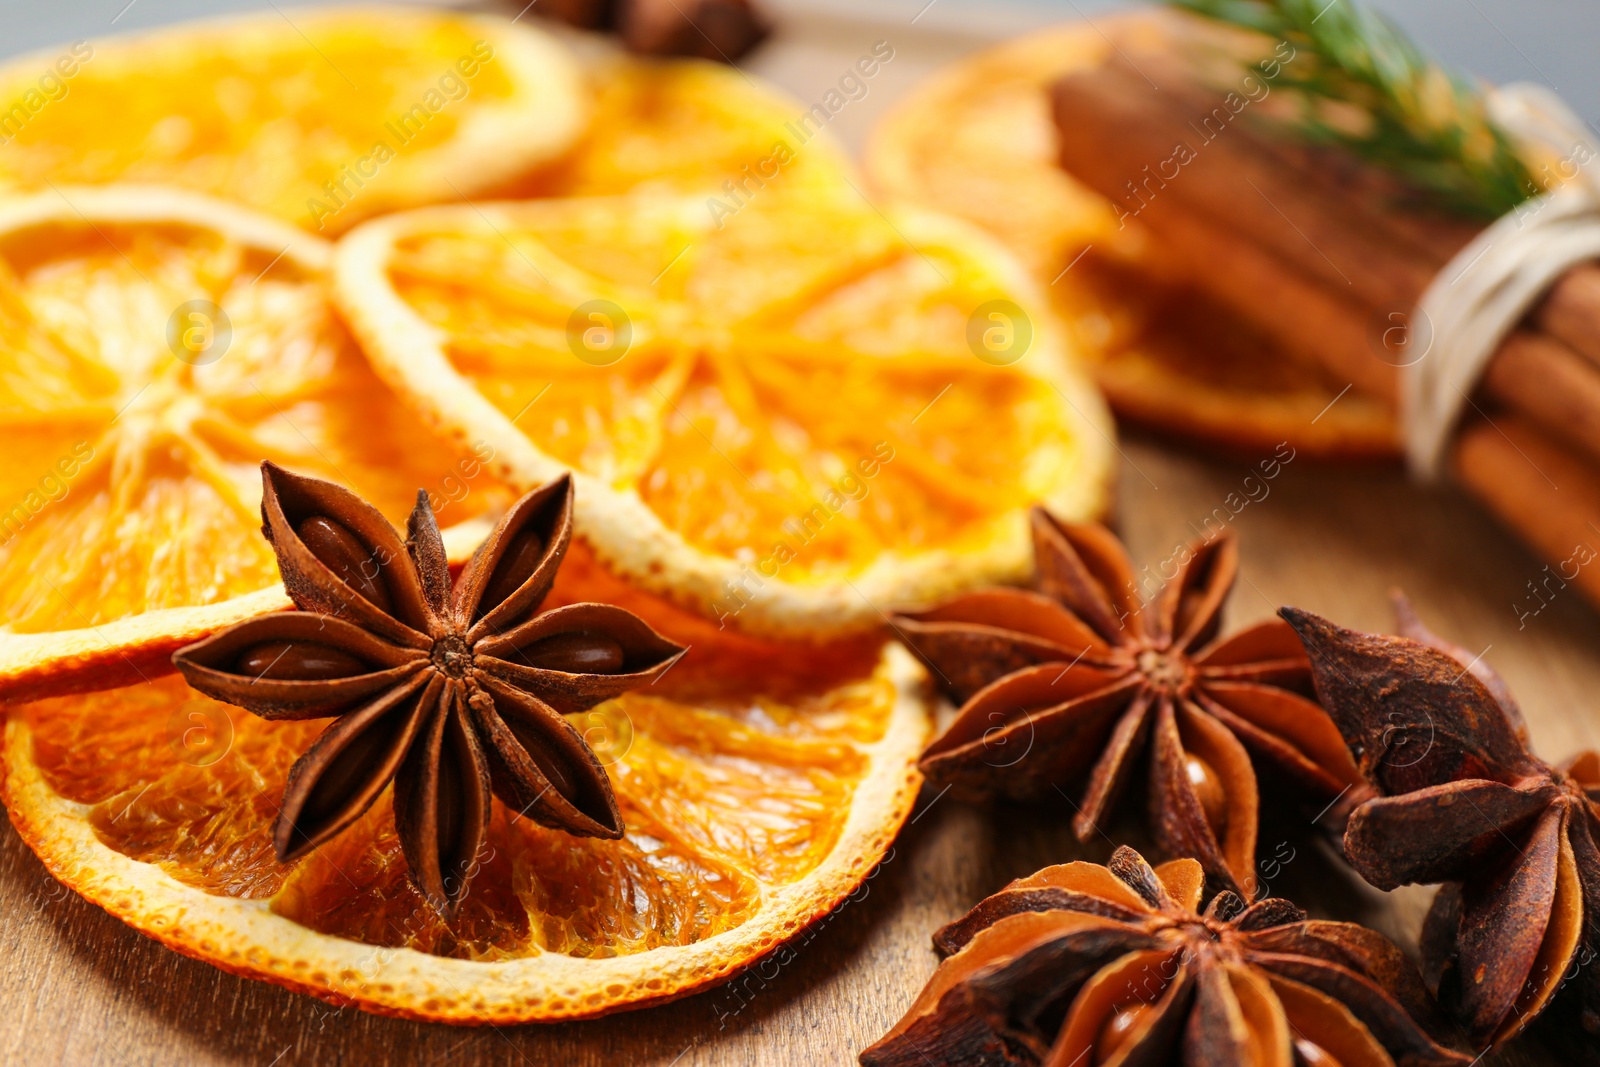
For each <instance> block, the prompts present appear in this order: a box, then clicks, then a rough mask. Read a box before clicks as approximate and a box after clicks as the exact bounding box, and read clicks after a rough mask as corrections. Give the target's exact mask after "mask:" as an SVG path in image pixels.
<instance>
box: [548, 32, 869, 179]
mask: <svg viewBox="0 0 1600 1067" xmlns="http://www.w3.org/2000/svg"><path fill="white" fill-rule="evenodd" d="M592 81H593V83H594V101H593V112H592V118H591V120H590V123H589V129H588V132H587V133H586V134H585V135H584V138H583V139H582V140H581V141H580V142H579V143H578V145H577V147H576V148H575V149H574V150H573V151H572V152H570V153H569V154H568V155H567V157H566V158H565V159H564V160H563V161H562V162H561V163H560V164H558V165H556V166H554V167H550V168H548V169H546V170H545V171H543V172H541V173H540V174H538V175H536V176H534V177H533V178H532V179H530V181H529V183H528V185H527V187H526V188H525V189H523V190H521V192H522V193H523V194H524V195H527V196H603V195H607V194H611V193H622V192H628V191H630V190H633V189H637V188H639V187H640V186H646V185H648V186H650V187H653V188H661V187H668V188H673V189H680V190H689V189H693V190H696V191H702V192H707V193H712V194H715V195H720V196H724V197H727V196H730V195H740V196H741V197H742V196H743V195H744V194H745V193H753V192H755V191H756V190H758V189H766V188H768V187H773V188H779V189H782V190H785V191H794V190H797V189H801V188H804V187H806V186H810V185H817V186H838V185H839V184H840V182H841V180H842V179H848V180H850V181H853V182H859V181H860V179H859V178H857V177H856V176H855V175H854V173H853V168H852V167H851V165H850V163H849V161H848V159H847V158H846V156H845V155H844V153H843V152H842V151H841V150H840V149H839V148H838V146H837V145H836V144H834V143H833V140H832V138H831V137H830V136H829V135H827V134H821V133H819V131H821V130H822V129H824V128H825V124H824V123H822V122H819V121H818V119H817V118H816V116H808V115H806V114H805V113H804V109H803V105H801V104H800V103H798V102H796V101H793V100H787V99H784V98H782V97H778V96H775V95H773V94H772V93H770V92H768V91H766V90H764V89H761V88H759V87H758V86H756V85H755V84H754V83H753V82H752V81H751V80H750V79H749V78H747V77H745V76H744V75H743V74H741V73H739V72H738V71H734V70H731V69H729V68H728V67H727V66H725V65H724V64H721V63H706V62H702V61H699V60H670V61H639V60H633V59H626V60H617V61H614V62H612V63H609V64H607V65H605V66H603V67H601V68H600V69H598V70H596V71H595V73H594V77H593V79H592ZM831 118H832V116H831V115H830V116H829V119H830V121H831ZM730 184H731V186H732V189H731V192H730V189H729V188H728V186H729V185H730Z"/></svg>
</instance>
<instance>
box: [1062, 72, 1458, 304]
mask: <svg viewBox="0 0 1600 1067" xmlns="http://www.w3.org/2000/svg"><path fill="white" fill-rule="evenodd" d="M1221 99H1222V98H1221V97H1219V96H1218V95H1217V94H1215V93H1210V94H1208V93H1205V92H1204V91H1200V90H1197V89H1194V88H1192V87H1190V86H1187V85H1186V84H1185V83H1184V82H1183V80H1182V79H1181V78H1176V79H1174V78H1163V85H1162V87H1161V88H1160V89H1159V90H1157V89H1153V88H1152V87H1151V86H1150V83H1149V82H1148V81H1147V80H1146V79H1145V77H1144V76H1143V75H1142V74H1139V73H1138V71H1137V70H1136V69H1134V68H1132V67H1131V66H1130V65H1129V64H1128V63H1127V62H1125V61H1123V60H1121V59H1113V60H1111V61H1109V62H1108V63H1107V64H1105V65H1104V66H1101V67H1097V68H1092V69H1089V70H1085V71H1081V72H1077V73H1074V74H1070V75H1068V76H1066V77H1065V78H1062V79H1061V80H1060V81H1058V82H1057V83H1056V84H1055V87H1054V89H1053V103H1054V107H1055V117H1056V124H1057V126H1058V128H1060V129H1061V130H1063V131H1064V133H1065V134H1066V135H1065V136H1063V137H1062V138H1061V142H1062V143H1061V160H1062V163H1063V165H1064V166H1066V168H1067V169H1068V170H1069V171H1071V172H1072V173H1073V174H1074V175H1075V176H1077V177H1079V178H1081V179H1083V180H1084V181H1085V182H1086V183H1087V184H1088V185H1090V186H1091V187H1093V188H1094V189H1096V190H1097V191H1099V192H1100V193H1101V194H1102V195H1104V196H1106V197H1107V198H1108V199H1110V200H1111V201H1112V202H1113V204H1115V205H1116V206H1117V207H1118V209H1119V211H1122V212H1127V213H1128V214H1129V215H1131V216H1132V217H1136V218H1138V219H1139V220H1140V221H1141V222H1144V223H1146V224H1147V225H1149V226H1150V227H1151V228H1153V229H1156V230H1160V229H1161V228H1162V222H1163V221H1164V219H1165V218H1166V217H1167V216H1168V215H1169V214H1170V213H1173V212H1185V213H1189V214H1198V215H1202V216H1204V217H1206V218H1208V219H1210V220H1213V221H1214V222H1215V223H1216V224H1218V225H1219V226H1221V227H1222V228H1223V229H1225V230H1227V231H1228V232H1230V233H1233V234H1237V235H1238V236H1239V237H1241V238H1243V239H1246V240H1249V241H1252V242H1254V243H1255V244H1257V245H1259V246H1261V247H1262V248H1264V249H1267V250H1268V251H1270V252H1272V253H1273V254H1274V255H1276V256H1277V257H1278V258H1279V259H1281V260H1282V261H1283V262H1284V263H1286V264H1291V265H1293V266H1294V267H1295V268H1297V269H1299V270H1300V271H1302V272H1304V273H1305V274H1307V275H1308V276H1309V277H1311V278H1313V279H1314V280H1316V281H1318V282H1320V283H1321V284H1323V285H1326V286H1328V287H1329V288H1331V289H1334V290H1335V291H1343V292H1348V293H1349V294H1351V295H1352V297H1353V298H1354V299H1355V300H1356V301H1357V302H1358V303H1360V304H1361V305H1363V306H1365V307H1368V308H1376V307H1379V306H1384V305H1387V304H1390V303H1392V302H1394V301H1395V300H1397V299H1398V300H1408V299H1409V300H1414V299H1415V298H1416V297H1417V296H1418V295H1419V294H1421V292H1422V290H1423V289H1424V288H1426V286H1427V284H1428V282H1429V281H1430V280H1431V279H1432V278H1433V275H1434V273H1435V272H1436V271H1437V270H1438V267H1439V263H1440V262H1441V261H1440V260H1439V259H1438V258H1437V256H1436V255H1434V254H1432V253H1431V252H1429V251H1428V250H1426V249H1423V248H1419V247H1418V246H1417V245H1416V244H1415V243H1414V242H1412V241H1411V240H1409V239H1408V238H1406V237H1405V236H1403V235H1402V234H1401V233H1400V232H1398V231H1397V230H1396V228H1395V227H1393V226H1389V225H1385V224H1384V223H1383V221H1382V219H1381V215H1380V213H1379V212H1378V211H1377V210H1376V208H1375V206H1374V205H1373V204H1370V203H1365V202H1363V201H1362V199H1361V198H1358V197H1354V196H1351V195H1350V194H1349V190H1348V188H1347V187H1343V186H1341V185H1340V184H1339V183H1337V182H1335V181H1331V180H1328V179H1327V178H1325V177H1323V176H1319V175H1317V174H1315V173H1305V172H1301V171H1298V170H1286V169H1285V167H1284V165H1283V160H1282V159H1281V158H1280V157H1279V156H1278V155H1277V154H1276V153H1274V152H1272V151H1269V150H1267V149H1266V148H1264V147H1263V146H1262V145H1261V144H1260V143H1259V141H1258V139H1257V138H1255V137H1252V136H1250V135H1249V133H1248V131H1247V130H1246V129H1245V122H1246V120H1245V118H1244V114H1245V113H1244V112H1243V111H1241V112H1240V113H1239V114H1237V115H1235V114H1233V113H1232V112H1231V111H1230V110H1229V108H1227V107H1225V106H1222V104H1221ZM1239 99H1242V98H1239Z"/></svg>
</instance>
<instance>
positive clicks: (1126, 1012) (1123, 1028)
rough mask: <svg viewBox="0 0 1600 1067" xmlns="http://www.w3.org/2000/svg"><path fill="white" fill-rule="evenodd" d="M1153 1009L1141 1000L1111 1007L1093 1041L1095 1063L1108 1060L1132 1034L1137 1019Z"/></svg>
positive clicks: (1152, 1006) (1137, 1023) (1136, 1024)
mask: <svg viewBox="0 0 1600 1067" xmlns="http://www.w3.org/2000/svg"><path fill="white" fill-rule="evenodd" d="M1153 1010H1154V1005H1151V1004H1147V1003H1145V1002H1144V1001H1142V1000H1135V1001H1133V1002H1132V1003H1130V1004H1124V1005H1121V1006H1119V1007H1116V1008H1113V1009H1112V1012H1111V1016H1110V1017H1109V1018H1108V1019H1106V1022H1105V1025H1104V1026H1102V1027H1101V1028H1100V1037H1099V1039H1098V1040H1097V1041H1095V1043H1094V1062H1095V1063H1097V1064H1100V1063H1107V1062H1109V1061H1110V1059H1111V1057H1113V1056H1115V1055H1116V1054H1117V1053H1118V1052H1120V1051H1121V1050H1122V1046H1123V1045H1126V1044H1127V1043H1128V1038H1129V1037H1131V1036H1132V1034H1133V1030H1134V1027H1136V1026H1138V1025H1139V1021H1140V1020H1141V1019H1143V1018H1144V1017H1145V1016H1146V1015H1149V1014H1150V1012H1151V1011H1153Z"/></svg>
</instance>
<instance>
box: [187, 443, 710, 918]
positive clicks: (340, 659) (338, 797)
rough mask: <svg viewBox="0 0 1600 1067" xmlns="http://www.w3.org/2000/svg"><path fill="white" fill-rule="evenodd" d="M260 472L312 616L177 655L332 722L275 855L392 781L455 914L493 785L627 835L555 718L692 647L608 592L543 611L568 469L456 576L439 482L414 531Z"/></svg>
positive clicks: (419, 859) (292, 714)
mask: <svg viewBox="0 0 1600 1067" xmlns="http://www.w3.org/2000/svg"><path fill="white" fill-rule="evenodd" d="M261 470H262V482H263V487H262V502H261V515H262V520H263V526H262V532H263V534H265V535H266V537H267V540H268V541H269V542H270V543H271V545H272V548H273V552H274V553H275V555H276V556H277V560H278V569H279V573H280V574H281V576H282V578H283V584H284V587H285V589H287V590H288V592H289V596H290V599H292V600H293V601H294V603H295V606H296V607H297V608H298V609H299V610H298V611H283V612H275V613H271V614H267V615H262V616H258V617H257V618H254V619H249V620H246V621H245V622H242V623H239V624H237V625H235V626H232V627H229V628H228V629H226V630H223V631H222V632H220V633H218V634H216V635H214V636H212V637H210V638H207V639H206V640H204V641H200V642H198V643H196V644H193V645H190V646H188V647H187V648H184V649H181V650H180V651H179V652H177V653H176V654H175V655H174V656H173V662H174V663H175V664H176V665H177V667H178V670H179V671H181V672H182V673H183V676H184V678H185V679H187V680H188V682H189V684H190V685H191V686H193V687H194V688H195V689H198V690H199V691H200V692H202V693H205V694H207V695H208V696H211V697H214V698H216V699H218V700H222V701H226V702H228V703H231V704H237V705H238V706H240V707H242V708H244V709H246V710H247V711H250V712H252V713H253V714H255V715H258V716H260V717H261V718H263V719H317V718H330V717H331V718H333V720H334V721H333V722H332V724H330V725H329V726H328V728H327V729H326V730H324V731H323V733H322V734H321V735H320V736H319V737H318V738H317V740H316V741H315V742H314V743H313V744H312V745H311V747H310V748H309V749H308V750H307V751H306V752H305V754H304V755H302V756H301V757H300V758H299V760H297V761H296V762H295V764H294V766H293V767H292V768H291V769H290V771H289V776H288V781H287V783H286V784H285V786H284V794H283V802H282V807H281V808H280V810H279V813H278V816H277V820H276V822H275V823H274V826H273V841H274V845H275V847H276V849H277V854H278V858H279V859H280V860H281V861H283V862H289V861H292V860H294V859H297V858H299V857H301V856H304V855H305V854H306V853H308V852H310V851H311V850H313V849H315V848H317V847H318V846H319V845H321V844H323V843H324V842H326V841H328V840H329V839H331V838H333V837H334V836H335V835H337V834H339V833H340V832H341V831H343V830H345V829H346V828H347V827H349V826H350V825H351V824H352V823H353V822H355V821H356V820H357V819H358V818H360V816H361V815H362V814H363V813H364V812H365V811H366V810H367V809H368V808H370V807H371V806H372V804H373V802H374V801H376V800H377V799H378V797H379V795H380V794H381V793H382V792H383V790H384V788H385V787H386V786H388V785H389V784H390V783H391V782H393V787H394V792H393V798H394V818H395V826H396V830H397V831H398V834H399V838H400V844H401V848H402V851H403V852H404V854H405V858H406V863H407V865H408V866H409V868H410V873H411V877H412V880H413V881H414V883H415V884H416V885H417V887H418V888H419V889H420V890H421V891H422V893H423V894H424V895H425V896H426V897H427V898H428V900H429V901H430V902H431V903H432V904H433V906H434V907H435V908H437V909H438V910H439V911H440V912H442V913H443V914H445V915H446V916H450V915H452V914H453V913H454V911H455V908H456V907H457V905H458V904H459V903H460V900H461V898H462V896H463V895H464V894H465V892H466V889H467V886H468V883H469V882H470V880H471V878H472V876H473V873H474V871H475V863H476V860H477V857H478V855H479V853H480V851H481V849H482V848H483V845H484V841H485V838H486V835H487V833H488V826H489V816H490V797H491V795H493V796H496V797H499V798H500V800H501V802H502V803H504V804H505V805H506V806H507V807H508V808H509V809H510V810H511V811H512V812H513V813H514V814H518V815H524V816H526V817H528V818H531V819H533V820H535V821H536V822H539V823H542V824H544V825H546V826H552V827H555V828H558V829H561V830H564V831H566V832H567V833H570V834H574V835H577V836H584V837H601V838H618V837H621V836H622V832H623V825H622V816H621V812H620V811H619V809H618V806H617V800H616V796H615V794H614V793H613V791H612V788H611V781H610V778H609V777H608V776H607V774H606V771H605V768H604V767H603V766H602V765H601V763H600V761H599V759H598V758H597V757H596V755H595V753H594V752H593V751H592V750H591V749H590V747H589V745H588V744H587V743H586V742H585V741H584V739H583V737H582V735H581V734H579V732H578V731H577V730H576V729H575V728H574V727H573V726H572V724H571V723H569V722H568V721H567V720H566V719H565V718H563V717H562V716H563V715H564V714H569V713H572V712H578V711H583V710H586V709H588V708H591V707H593V706H594V705H596V704H599V703H600V702H602V701H604V700H608V699H610V698H612V697H615V696H618V695H620V694H622V693H624V692H626V691H627V690H629V689H633V688H635V687H637V686H640V685H644V684H648V683H649V682H651V681H653V680H654V679H656V678H657V677H659V676H660V675H661V674H662V673H663V672H664V671H666V670H667V668H669V667H670V666H671V665H672V664H673V663H674V662H676V660H677V659H678V657H679V656H681V655H682V653H683V651H684V650H683V649H682V648H681V647H679V646H678V645H676V644H673V643H672V642H671V641H668V640H667V639H666V638H664V637H662V636H661V635H660V634H658V633H656V632H655V631H654V630H652V629H651V628H650V626H649V625H648V624H647V623H645V621H644V620H643V619H640V618H639V617H638V616H636V615H634V614H633V613H631V612H629V611H626V610H624V609H622V608H619V607H614V606H611V605H608V604H570V605H567V606H565V607H561V608H557V609H555V610H552V611H547V612H542V613H541V612H540V611H539V607H540V605H541V604H542V603H543V601H544V599H545V597H546V595H547V594H548V593H549V591H550V588H551V586H552V585H553V584H554V582H555V578H556V572H557V570H558V569H559V568H560V566H561V561H562V559H563V557H564V556H565V554H566V551H567V547H568V545H569V543H570V541H571V538H572V504H573V491H572V481H571V479H570V477H567V476H563V477H561V478H558V479H556V480H555V481H552V482H549V483H547V484H546V485H544V486H542V487H540V488H538V489H536V490H534V491H533V492H531V493H529V494H527V495H526V496H524V497H523V498H522V499H520V500H518V501H517V502H516V503H515V504H513V505H512V506H511V508H510V509H509V510H507V511H506V513H505V515H504V516H503V517H502V518H501V519H500V521H499V522H498V523H497V524H496V526H495V527H494V530H493V532H492V533H491V534H490V535H489V537H488V539H487V540H485V541H484V543H483V544H482V545H480V546H479V548H478V550H477V552H476V553H475V554H474V555H473V556H472V559H471V560H470V561H469V562H468V563H467V565H466V567H465V568H464V569H463V570H462V572H461V575H460V577H459V579H457V580H456V581H455V582H454V583H453V584H452V582H451V577H450V569H449V563H448V559H447V557H446V555H445V548H444V541H443V538H442V537H441V535H440V532H439V527H438V524H437V522H436V521H435V520H434V515H433V508H432V506H431V505H430V504H429V501H428V495H427V493H426V492H422V491H419V492H418V494H417V504H416V507H415V509H414V510H413V511H412V513H411V516H410V519H409V521H408V522H407V526H406V536H405V538H404V539H402V538H401V536H400V534H399V532H398V531H396V530H395V529H394V527H393V526H391V525H390V524H389V522H388V520H387V519H385V518H384V517H383V516H382V514H380V513H379V512H378V510H377V509H376V508H374V507H373V506H372V505H371V504H368V503H367V502H366V501H364V500H362V499H361V498H360V497H358V496H356V495H355V494H354V493H352V492H350V491H349V490H347V489H344V488H342V487H340V486H337V485H334V484H332V483H330V482H325V481H320V480H318V479H315V478H308V477H302V476H300V475H296V474H292V473H290V472H289V471H286V470H284V469H282V468H281V467H277V466H275V465H273V464H271V463H263V464H262V467H261Z"/></svg>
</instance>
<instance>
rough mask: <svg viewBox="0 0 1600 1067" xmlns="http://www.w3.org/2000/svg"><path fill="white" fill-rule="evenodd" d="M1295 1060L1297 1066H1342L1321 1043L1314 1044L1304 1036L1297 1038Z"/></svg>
mask: <svg viewBox="0 0 1600 1067" xmlns="http://www.w3.org/2000/svg"><path fill="white" fill-rule="evenodd" d="M1294 1060H1295V1067H1341V1064H1340V1063H1339V1061H1338V1060H1336V1059H1334V1058H1333V1057H1332V1056H1330V1055H1328V1052H1327V1050H1326V1049H1324V1048H1323V1047H1322V1046H1321V1045H1314V1044H1312V1043H1311V1042H1310V1041H1307V1040H1306V1039H1305V1038H1303V1037H1300V1038H1296V1039H1295V1042H1294Z"/></svg>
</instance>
